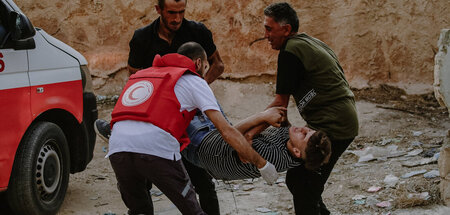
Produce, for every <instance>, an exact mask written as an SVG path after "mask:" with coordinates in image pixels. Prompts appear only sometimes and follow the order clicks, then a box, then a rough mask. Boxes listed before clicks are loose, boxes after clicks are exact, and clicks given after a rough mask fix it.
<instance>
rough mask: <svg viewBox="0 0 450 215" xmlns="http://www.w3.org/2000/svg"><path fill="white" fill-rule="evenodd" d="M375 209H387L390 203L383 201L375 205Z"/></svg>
mask: <svg viewBox="0 0 450 215" xmlns="http://www.w3.org/2000/svg"><path fill="white" fill-rule="evenodd" d="M377 207H380V208H389V207H391V202H390V201H383V202H380V203H377Z"/></svg>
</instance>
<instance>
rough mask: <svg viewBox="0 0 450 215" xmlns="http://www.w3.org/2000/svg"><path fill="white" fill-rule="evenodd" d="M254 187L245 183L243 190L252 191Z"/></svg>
mask: <svg viewBox="0 0 450 215" xmlns="http://www.w3.org/2000/svg"><path fill="white" fill-rule="evenodd" d="M254 188H255V186H254V185H244V186H242V190H243V191H250V190H253V189H254Z"/></svg>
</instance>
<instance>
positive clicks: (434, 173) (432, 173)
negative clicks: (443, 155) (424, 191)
mask: <svg viewBox="0 0 450 215" xmlns="http://www.w3.org/2000/svg"><path fill="white" fill-rule="evenodd" d="M423 177H425V178H426V179H431V178H436V177H439V170H431V171H429V172H427V173H425V174H424V175H423Z"/></svg>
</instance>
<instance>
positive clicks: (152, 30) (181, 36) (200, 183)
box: [94, 0, 224, 214]
mask: <svg viewBox="0 0 450 215" xmlns="http://www.w3.org/2000/svg"><path fill="white" fill-rule="evenodd" d="M155 8H156V11H157V12H158V14H159V15H160V17H159V18H157V19H156V20H154V21H153V22H152V23H151V24H149V25H147V26H145V27H143V28H140V29H137V30H136V31H135V32H134V35H133V38H132V39H131V41H130V44H129V45H130V53H129V56H128V71H129V72H130V73H131V74H134V73H136V72H137V71H139V70H141V69H145V68H148V67H150V66H152V62H153V58H154V57H155V55H156V54H159V55H161V56H162V55H165V54H168V53H176V52H177V49H178V48H179V47H180V46H181V45H183V44H184V43H186V42H190V41H193V42H197V43H199V44H200V45H201V46H202V47H203V49H205V51H206V54H207V57H208V62H209V65H210V68H209V70H208V69H207V71H208V72H207V73H206V74H204V75H203V77H204V79H205V80H206V82H207V83H208V84H210V83H212V82H213V81H214V80H216V79H217V78H218V77H219V76H220V75H221V74H222V73H223V71H224V65H223V62H222V59H221V58H220V55H219V52H218V51H217V50H216V46H215V44H214V41H213V38H212V34H211V31H209V30H208V28H206V26H205V25H204V24H202V23H199V22H195V21H189V20H186V19H184V12H185V8H186V0H158V4H157V5H156V6H155ZM94 128H95V130H96V132H97V134H99V136H100V137H101V138H102V139H103V140H105V141H106V142H107V141H108V139H109V136H110V134H111V130H110V128H109V122H107V121H105V120H101V119H99V120H97V121H96V122H95V124H94ZM183 163H184V165H185V168H186V170H187V172H188V174H189V177H190V178H191V181H192V184H193V185H194V188H195V191H196V193H197V194H198V195H199V200H200V205H201V207H202V209H203V210H204V211H205V212H206V213H207V214H220V211H219V201H218V199H217V193H216V191H215V185H214V182H212V177H211V176H210V175H209V174H208V173H207V172H206V171H205V170H203V169H201V168H199V167H196V166H195V165H193V164H190V163H189V162H188V161H186V160H185V159H183Z"/></svg>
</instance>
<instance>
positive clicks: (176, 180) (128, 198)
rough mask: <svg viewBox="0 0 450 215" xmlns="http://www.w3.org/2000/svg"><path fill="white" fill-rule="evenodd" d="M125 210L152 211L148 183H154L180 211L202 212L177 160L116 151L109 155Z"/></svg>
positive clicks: (132, 214) (144, 212) (131, 212)
mask: <svg viewBox="0 0 450 215" xmlns="http://www.w3.org/2000/svg"><path fill="white" fill-rule="evenodd" d="M109 160H110V162H111V166H112V168H113V169H114V173H115V174H116V178H117V183H118V188H119V191H120V194H121V196H122V200H123V202H124V203H125V205H126V206H127V207H128V209H129V210H128V214H130V215H134V214H146V215H147V214H154V212H153V202H152V199H151V195H150V190H148V187H149V185H150V183H151V184H154V185H156V186H157V187H158V188H159V189H160V190H161V191H162V192H163V193H164V194H165V195H166V196H167V197H168V198H169V199H170V201H172V202H173V203H174V204H175V205H176V206H177V208H178V210H180V212H181V213H183V214H205V213H204V212H203V211H202V209H201V208H200V205H199V203H198V202H197V196H196V195H195V191H194V189H193V188H192V185H191V182H190V180H189V176H188V175H187V173H186V170H185V168H184V166H183V163H182V162H181V160H179V161H173V160H167V159H164V158H160V157H157V156H152V155H146V154H138V153H130V152H119V153H114V154H112V155H111V156H110V157H109Z"/></svg>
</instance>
